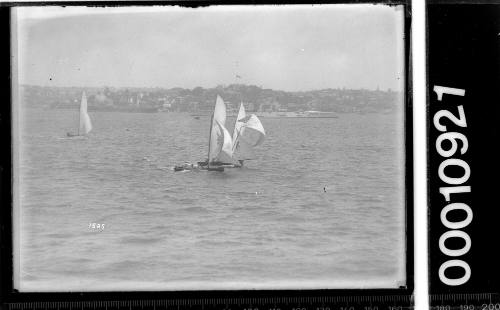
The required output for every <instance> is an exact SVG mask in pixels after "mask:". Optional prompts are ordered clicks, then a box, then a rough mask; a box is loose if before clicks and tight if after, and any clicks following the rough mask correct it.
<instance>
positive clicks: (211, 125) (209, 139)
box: [207, 113, 214, 169]
mask: <svg viewBox="0 0 500 310" xmlns="http://www.w3.org/2000/svg"><path fill="white" fill-rule="evenodd" d="M213 123H214V114H213V113H212V117H211V118H210V130H209V131H208V156H207V165H208V169H210V141H211V140H212V129H213V127H214V124H213Z"/></svg>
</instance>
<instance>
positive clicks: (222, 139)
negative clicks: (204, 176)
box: [208, 96, 233, 163]
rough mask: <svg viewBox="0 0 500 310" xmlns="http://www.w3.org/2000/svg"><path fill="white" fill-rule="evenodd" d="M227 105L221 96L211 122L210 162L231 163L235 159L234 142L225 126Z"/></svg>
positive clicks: (218, 98) (218, 97)
mask: <svg viewBox="0 0 500 310" xmlns="http://www.w3.org/2000/svg"><path fill="white" fill-rule="evenodd" d="M225 123H226V105H225V103H224V101H223V100H222V98H221V97H220V96H217V100H216V102H215V108H214V114H213V115H212V121H211V124H210V139H209V143H208V162H209V163H211V162H224V163H231V162H232V161H233V159H232V156H233V142H232V139H231V136H230V134H229V132H228V131H227V129H226V127H225Z"/></svg>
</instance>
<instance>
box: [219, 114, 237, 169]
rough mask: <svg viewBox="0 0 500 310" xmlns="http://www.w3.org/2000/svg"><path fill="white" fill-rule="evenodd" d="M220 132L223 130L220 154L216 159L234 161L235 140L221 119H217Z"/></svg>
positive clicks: (225, 161) (227, 161) (224, 161)
mask: <svg viewBox="0 0 500 310" xmlns="http://www.w3.org/2000/svg"><path fill="white" fill-rule="evenodd" d="M216 123H217V126H218V127H219V130H220V132H222V139H221V140H222V141H221V142H222V143H221V144H222V145H221V148H220V151H219V154H218V155H217V156H216V157H215V161H220V162H223V163H232V162H233V141H232V139H231V135H230V134H229V131H228V130H227V129H226V127H224V126H223V125H222V124H221V123H220V122H219V121H216Z"/></svg>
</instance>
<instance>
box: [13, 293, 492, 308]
mask: <svg viewBox="0 0 500 310" xmlns="http://www.w3.org/2000/svg"><path fill="white" fill-rule="evenodd" d="M56 307H57V309H60V310H65V309H75V308H78V309H81V310H88V309H96V310H105V309H113V310H126V309H129V310H130V309H133V310H136V309H158V310H160V309H161V310H170V309H193V310H195V309H228V310H229V309H230V310H405V309H412V308H413V298H412V296H410V295H386V296H378V295H369V296H364V295H359V296H314V297H309V296H308V297H271V298H269V297H252V298H187V299H186V298H183V299H167V300H165V299H157V300H126V301H125V300H122V301H115V300H113V301H98V302H97V301H71V302H43V301H40V302H31V303H10V304H8V309H9V310H10V309H12V310H14V309H15V310H38V309H55V308H56ZM487 310H488V309H487Z"/></svg>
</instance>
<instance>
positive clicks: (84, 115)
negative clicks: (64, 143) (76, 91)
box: [66, 92, 92, 137]
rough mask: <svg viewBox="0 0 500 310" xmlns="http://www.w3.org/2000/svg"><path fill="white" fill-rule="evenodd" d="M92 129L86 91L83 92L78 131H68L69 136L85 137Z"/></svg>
mask: <svg viewBox="0 0 500 310" xmlns="http://www.w3.org/2000/svg"><path fill="white" fill-rule="evenodd" d="M91 130H92V122H91V121H90V116H89V114H88V112H87V96H85V92H83V93H82V100H81V101H80V113H79V121H78V131H77V132H76V133H72V132H67V133H66V136H67V137H85V136H87V134H88V133H89V132H90V131H91Z"/></svg>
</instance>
